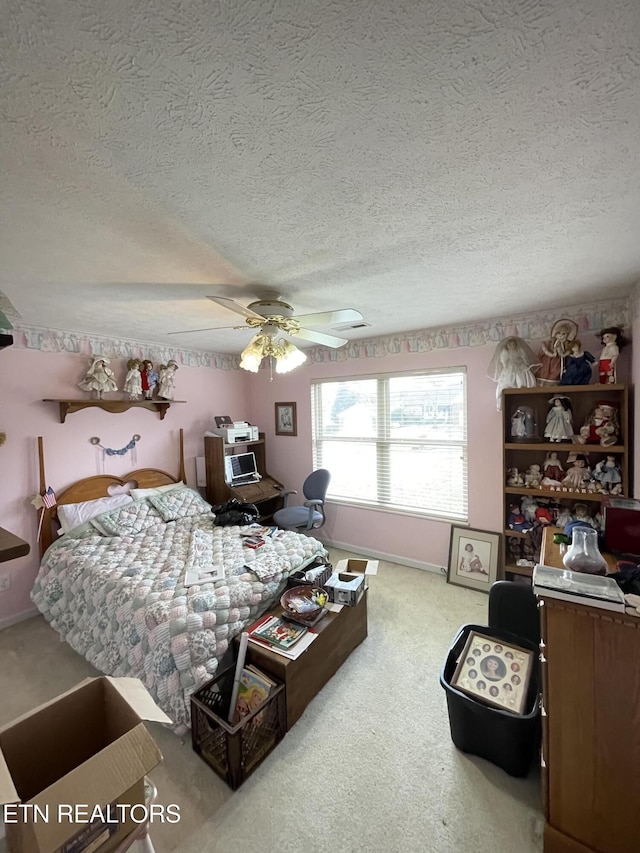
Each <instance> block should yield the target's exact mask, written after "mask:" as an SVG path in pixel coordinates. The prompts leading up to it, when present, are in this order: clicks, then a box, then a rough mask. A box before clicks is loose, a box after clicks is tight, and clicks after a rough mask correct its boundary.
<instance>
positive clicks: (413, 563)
mask: <svg viewBox="0 0 640 853" xmlns="http://www.w3.org/2000/svg"><path fill="white" fill-rule="evenodd" d="M320 541H321V542H322V544H323V545H325V546H326V547H327V548H339V549H340V550H341V551H353V552H354V553H355V554H362V556H363V557H373V558H375V559H376V560H386V561H387V562H389V563H398V564H399V565H401V566H409V567H410V568H412V569H420V571H423V572H433V574H436V575H443V576H444V575H446V573H447V571H446V569H444V568H443V567H442V566H436V565H435V564H434V563H423V562H421V561H419V560H410V559H408V558H407V557H400V556H398V555H397V554H385V553H384V551H372V550H370V549H368V548H361V547H360V546H359V545H350V544H348V543H347V542H334V541H333V540H331V539H322V540H320Z"/></svg>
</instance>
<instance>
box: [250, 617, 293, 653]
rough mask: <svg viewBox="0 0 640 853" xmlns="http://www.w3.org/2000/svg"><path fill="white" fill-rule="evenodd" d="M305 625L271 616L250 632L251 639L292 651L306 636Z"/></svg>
mask: <svg viewBox="0 0 640 853" xmlns="http://www.w3.org/2000/svg"><path fill="white" fill-rule="evenodd" d="M306 632H307V629H306V628H305V627H304V626H303V625H294V624H293V623H291V622H287V621H286V619H283V618H282V617H281V616H271V617H269V619H267V620H266V622H263V623H262V624H260V625H258V627H256V628H254V629H253V630H252V631H250V632H249V637H250V639H259V640H262V641H264V642H266V643H269V644H270V645H272V646H277V647H278V648H281V649H285V650H286V649H290V648H291V646H293V645H295V643H297V642H298V640H299V639H300V638H301V637H302V636H303V635H304V634H306Z"/></svg>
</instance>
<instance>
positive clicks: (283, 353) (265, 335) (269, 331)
mask: <svg viewBox="0 0 640 853" xmlns="http://www.w3.org/2000/svg"><path fill="white" fill-rule="evenodd" d="M207 299H210V300H211V301H212V302H217V303H218V305H222V306H223V307H224V308H228V309H229V310H230V311H233V312H234V313H235V314H239V315H240V316H242V317H244V320H245V325H244V326H217V327H215V326H214V327H210V328H206V329H185V330H184V331H183V332H169V333H168V334H170V335H178V334H189V333H191V332H209V331H215V329H231V328H233V329H246V328H250V329H257V330H259V331H258V333H257V334H256V335H255V336H254V337H253V338H252V340H251V341H250V343H249V345H248V346H247V348H246V349H245V350H244V351H243V353H242V356H241V362H240V366H241V367H244V368H245V370H251V371H252V372H257V371H258V367H259V365H260V362H261V361H262V359H263V358H264V357H265V356H273V357H275V358H276V362H277V363H276V372H278V373H285V372H287V371H288V370H292V369H293V368H294V367H297V366H298V365H299V364H301V363H302V362H303V361H305V360H306V356H305V355H304V353H302V352H300V350H298V349H297V348H296V347H295V346H294V345H293V344H292V343H291V342H290V341H287V340H285V339H281V340H278V341H276V340H275V339H276V337H277V336H278V335H279V334H284V335H289V336H291V337H297V338H301V339H302V340H305V341H313V342H314V343H317V344H322V345H323V346H327V347H333V348H334V349H335V348H338V347H341V346H343V345H344V344H346V343H347V342H348V339H347V338H340V337H338V336H337V335H329V334H326V333H325V332H317V331H314V330H312V329H307V328H306V326H327V325H336V324H338V323H358V322H360V321H362V319H363V317H362V314H361V313H360V312H359V311H356V310H355V309H353V308H341V309H338V310H336V311H320V312H318V313H316V314H298V315H294V313H293V307H292V306H291V305H289V303H288V302H285V301H284V300H283V299H282V298H281V296H280V294H279V293H264V294H263V296H262V297H261V298H260V299H257V300H255V301H254V302H251V303H250V304H249V305H248V306H247V307H246V308H245V307H244V306H243V305H240V303H239V302H236V301H235V300H234V299H229V298H228V297H225V296H207Z"/></svg>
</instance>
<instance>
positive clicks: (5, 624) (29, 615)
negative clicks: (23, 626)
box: [0, 607, 38, 631]
mask: <svg viewBox="0 0 640 853" xmlns="http://www.w3.org/2000/svg"><path fill="white" fill-rule="evenodd" d="M37 615H38V611H37V610H36V608H35V607H32V608H31V610H25V611H24V613H17V614H16V615H15V616H7V618H6V619H0V631H2V629H3V628H10V627H11V625H17V624H18V622H25V621H26V620H27V619H33V617H34V616H37Z"/></svg>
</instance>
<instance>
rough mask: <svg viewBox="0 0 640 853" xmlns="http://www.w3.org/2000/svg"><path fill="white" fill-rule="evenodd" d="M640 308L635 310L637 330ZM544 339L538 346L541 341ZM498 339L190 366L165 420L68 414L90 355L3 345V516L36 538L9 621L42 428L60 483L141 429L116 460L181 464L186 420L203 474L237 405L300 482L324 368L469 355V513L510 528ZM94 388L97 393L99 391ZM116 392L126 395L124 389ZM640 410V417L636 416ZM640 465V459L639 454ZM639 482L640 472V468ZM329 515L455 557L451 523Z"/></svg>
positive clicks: (455, 359) (398, 544)
mask: <svg viewBox="0 0 640 853" xmlns="http://www.w3.org/2000/svg"><path fill="white" fill-rule="evenodd" d="M639 325H640V320H638V319H635V320H634V328H633V330H632V331H633V332H636V331H638V326H639ZM581 338H582V340H583V342H584V344H585V347H586V348H587V349H589V350H590V351H591V352H592V353H593V354H594V355H595V356H596V357H597V355H598V354H599V352H600V343H599V341H598V339H597V338H596V337H595V336H594V335H589V334H586V333H583V334H582V335H581ZM535 346H536V345H535V344H534V348H535ZM493 351H494V346H493V345H487V346H482V347H467V348H454V349H442V350H434V351H432V352H425V353H415V354H397V355H387V356H382V357H369V358H360V359H348V360H340V361H335V362H326V363H319V364H311V365H309V366H303V367H301V368H298V369H297V370H295V371H293V372H292V373H290V374H286V375H284V376H279V375H274V379H273V382H270V381H269V372H268V370H261V371H260V373H259V374H258V375H256V376H254V375H252V374H249V373H246V372H244V371H237V370H229V371H227V370H216V369H211V368H204V367H203V368H195V367H193V368H192V367H181V368H180V370H179V371H178V374H177V377H176V387H177V395H176V396H177V398H178V399H181V400H186V401H188V402H187V403H185V404H181V405H175V406H174V407H172V408H171V409H170V410H169V411H168V412H167V415H166V417H165V419H164V420H163V421H161V420H160V418H159V415H157V414H155V413H153V412H150V411H147V410H145V409H143V410H140V409H130V410H129V411H128V412H126V413H124V414H119V415H114V414H110V413H107V412H104V411H103V410H100V409H85V410H83V411H81V412H77V413H75V414H73V415H69V416H68V417H67V421H66V423H64V424H60V422H59V417H58V408H57V406H56V405H55V404H53V403H43V402H42V400H43V398H61V399H64V398H67V397H71V398H75V399H81V398H83V396H84V395H83V392H81V391H80V390H79V389H77V388H76V383H77V382H78V381H79V380H80V379H81V378H82V376H83V375H84V372H85V369H86V366H87V362H88V360H87V356H85V355H76V354H68V353H45V352H40V351H37V350H29V349H19V348H17V347H15V348H14V347H9V348H8V349H5V350H3V351H2V352H0V400H1V401H2V410H1V411H2V415H1V418H0V430H6V432H7V436H8V438H7V442H6V444H5V445H4V446H3V447H0V475H1V478H2V479H1V482H2V486H3V488H2V492H1V494H0V526H2V527H5V528H6V529H8V530H11V531H12V532H13V533H15V534H17V535H18V536H21V537H22V538H24V539H27V540H28V541H29V542H30V543H31V547H32V550H31V553H30V555H29V556H28V557H24V558H21V559H18V560H13V561H11V562H7V563H0V576H2V575H7V574H8V575H10V576H11V589H10V590H9V591H8V592H3V593H0V625H2V623H3V620H7V619H10V618H12V617H14V616H16V615H18V614H20V613H22V612H25V611H28V610H30V609H31V603H30V600H29V592H30V590H31V587H32V585H33V580H34V577H35V574H36V572H37V566H38V549H37V544H36V541H35V537H36V530H37V514H36V511H35V509H34V508H33V507H32V506H31V505H30V504H29V500H30V498H31V497H32V496H33V495H34V494H35V493H36V492H37V491H38V489H39V481H38V456H37V436H39V435H42V436H43V437H44V446H45V456H46V470H47V479H48V482H49V484H50V485H52V486H53V488H54V489H56V490H61V489H63V488H64V487H65V486H66V485H68V484H69V483H71V482H73V481H74V480H77V479H80V478H82V477H87V476H91V475H92V474H96V473H99V466H100V465H101V457H100V456H99V455H98V452H97V451H96V449H95V447H93V446H92V445H91V444H90V443H89V439H90V438H91V437H92V436H99V437H100V439H101V441H102V443H103V444H104V445H105V446H107V447H113V448H119V447H123V446H125V445H126V444H127V443H128V442H129V441H130V439H131V436H132V435H133V434H134V433H139V434H140V435H141V436H142V440H141V441H140V442H139V444H138V447H137V455H138V461H137V465H134V464H133V463H132V461H131V458H130V457H129V456H127V457H124V458H121V457H111V458H110V459H109V464H108V468H107V470H108V471H109V472H110V473H114V474H125V473H127V472H128V471H130V470H131V469H132V468H134V467H144V466H152V467H161V468H166V469H167V470H168V471H171V472H175V471H176V470H177V467H176V466H177V450H178V430H179V428H180V427H182V428H183V429H184V430H185V458H186V465H187V478H188V480H189V482H190V484H191V485H195V462H194V458H195V457H196V456H200V455H202V453H203V444H202V437H203V433H204V432H205V430H207V429H210V428H211V427H212V425H213V416H214V415H220V414H229V415H231V417H232V418H234V419H238V420H239V419H248V420H250V421H251V422H252V423H254V424H257V425H258V426H259V428H260V430H261V431H264V432H265V433H266V436H267V448H266V450H267V465H268V469H269V471H270V473H271V474H273V475H274V476H275V477H277V478H278V479H280V480H282V481H283V482H284V483H285V485H286V486H287V487H289V488H296V489H298V490H300V488H301V485H302V482H303V480H304V478H305V477H306V476H307V474H308V473H309V472H310V471H311V467H312V457H311V394H310V382H311V380H312V379H316V378H320V379H321V378H333V377H346V376H365V375H367V374H372V373H385V372H396V371H404V370H419V369H423V368H440V367H451V366H461V365H464V366H466V368H467V387H468V421H469V428H468V433H469V525H470V526H471V527H475V528H479V529H484V530H502V428H501V418H500V415H499V413H498V412H497V411H496V406H495V385H494V383H493V382H491V381H490V380H489V379H488V378H487V377H486V369H487V365H488V364H489V361H490V359H491V356H492V355H493ZM112 366H113V367H114V369H115V371H116V376H117V377H118V378H120V379H121V378H122V377H123V376H124V373H125V359H121V360H119V361H115V360H114V361H113V362H112ZM630 372H631V347H628V348H627V349H626V350H623V353H622V356H621V358H620V370H619V376H620V380H621V381H627V380H628V376H629V374H630ZM638 375H640V351H639V352H638V353H635V354H634V359H633V376H634V377H635V376H638ZM86 396H87V399H88V395H86ZM114 396H117V395H114ZM289 401H295V402H296V403H297V409H298V435H297V436H296V437H285V436H275V434H274V403H275V402H289ZM636 422H638V421H636ZM636 469H638V470H637V471H636V474H637V475H639V476H640V469H639V466H638V463H636ZM636 482H637V483H640V479H638V478H637V477H636ZM327 514H328V522H327V524H326V525H325V527H324V528H323V530H322V531H321V536H322V537H323V538H325V539H326V540H327V541H331V542H336V543H343V544H345V545H346V546H348V547H349V548H351V549H353V550H354V551H355V552H358V551H360V552H362V551H365V552H366V551H371V552H375V553H379V554H386V555H390V556H392V557H396V558H397V559H398V560H399V561H407V562H409V563H414V562H415V563H418V564H434V565H439V566H446V564H447V560H448V550H449V535H450V524H448V523H445V522H442V521H430V520H427V519H421V518H412V517H410V516H405V515H401V514H398V513H390V512H385V511H377V510H367V509H361V508H358V507H348V506H343V505H336V504H333V505H332V504H329V506H328V513H327Z"/></svg>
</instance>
